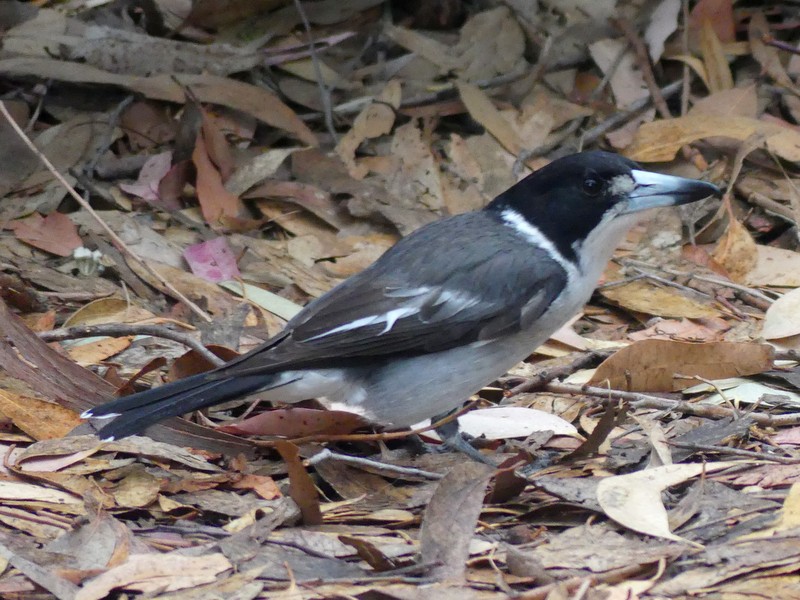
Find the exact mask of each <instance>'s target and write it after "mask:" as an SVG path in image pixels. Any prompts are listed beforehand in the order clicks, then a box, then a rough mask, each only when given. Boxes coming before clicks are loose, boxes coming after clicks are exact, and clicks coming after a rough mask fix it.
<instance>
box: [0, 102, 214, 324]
mask: <svg viewBox="0 0 800 600" xmlns="http://www.w3.org/2000/svg"><path fill="white" fill-rule="evenodd" d="M0 114H2V115H3V116H4V117H5V118H6V119H7V120H8V123H9V125H11V127H13V128H14V131H16V132H17V135H18V136H19V137H20V138H21V139H22V141H23V142H25V145H26V146H28V148H30V149H31V151H32V152H33V153H34V154H36V156H37V157H38V158H39V160H41V161H42V164H44V166H45V167H46V168H47V170H48V171H50V173H51V174H52V175H53V177H55V178H56V179H57V180H58V182H59V183H60V184H61V185H63V186H64V189H66V190H67V192H68V193H69V195H70V196H72V197H73V198H74V199H75V201H76V202H77V203H78V204H79V205H80V206H81V207H82V208H83V209H84V210H86V212H88V213H89V215H91V217H92V218H93V219H94V220H95V221H97V223H98V224H99V225H100V227H102V228H103V230H104V231H105V232H106V234H107V235H108V237H109V238H111V241H112V242H113V243H114V245H115V246H116V247H117V248H118V249H119V250H120V252H123V253H124V254H126V255H128V256H129V257H131V258H132V259H133V260H134V261H136V262H137V263H139V264H140V265H141V266H142V268H143V269H144V270H145V271H147V272H148V273H149V274H150V275H151V276H152V277H154V278H155V279H156V280H157V281H158V282H159V283H161V285H163V286H164V287H165V288H166V289H167V290H169V291H170V293H171V295H172V296H173V297H175V298H176V299H177V300H180V301H181V302H183V303H184V304H186V306H188V307H189V308H190V309H191V310H192V312H194V313H195V314H196V315H197V316H198V317H200V318H201V319H203V320H204V321H208V322H209V323H210V322H211V317H210V316H209V315H208V314H207V313H206V312H205V311H204V310H203V309H202V308H200V307H199V306H197V304H195V303H194V302H192V301H191V300H189V298H187V297H186V296H184V295H183V294H182V293H181V292H179V291H178V290H177V289H176V288H175V287H174V286H173V285H172V284H171V283H170V282H169V281H167V280H166V279H165V278H164V277H162V276H161V275H160V274H159V273H157V272H156V271H155V269H153V268H152V267H151V266H150V265H148V264H147V263H146V262H144V261H143V260H142V259H141V258H139V257H138V256H137V255H136V254H135V253H134V252H133V250H131V249H130V248H129V247H128V245H127V244H126V243H125V242H123V241H122V239H121V238H120V237H119V236H118V235H117V234H116V233H115V232H114V230H113V229H111V227H109V226H108V225H107V224H106V222H105V221H103V219H101V218H100V215H98V214H97V213H96V212H95V210H94V209H93V208H92V207H91V205H90V204H89V203H88V202H87V201H86V200H85V199H84V198H83V196H81V195H80V194H79V193H78V192H76V191H75V188H73V187H72V186H71V185H70V184H69V182H68V181H67V180H66V179H64V176H63V175H62V174H61V173H59V172H58V170H57V169H56V168H55V167H54V166H53V163H51V162H50V160H49V159H48V158H47V157H46V156H45V155H44V154H42V152H41V151H40V150H39V149H38V148H37V147H36V146H35V145H34V143H33V142H32V141H31V139H30V138H29V137H28V136H27V135H26V134H25V132H24V131H23V130H22V128H21V127H20V126H19V125H17V122H16V121H14V119H12V118H11V115H10V114H8V109H7V108H6V105H5V103H4V102H2V101H0Z"/></svg>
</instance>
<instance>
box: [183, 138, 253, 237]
mask: <svg viewBox="0 0 800 600" xmlns="http://www.w3.org/2000/svg"><path fill="white" fill-rule="evenodd" d="M192 162H194V166H195V169H196V170H197V199H198V201H199V202H200V208H201V209H202V211H203V218H204V219H205V221H206V223H208V224H209V225H212V226H218V225H220V224H221V222H222V221H223V220H224V218H225V217H227V218H229V219H236V218H237V217H238V216H239V215H240V214H241V213H242V211H243V210H244V207H243V206H242V202H241V200H239V197H238V196H236V195H235V194H231V193H230V192H229V191H228V190H226V189H225V187H224V186H223V185H222V176H221V175H220V173H219V171H218V170H217V168H216V167H215V166H214V163H212V162H211V158H210V157H209V155H208V151H207V148H206V143H205V140H204V138H203V135H198V136H197V140H196V142H195V147H194V152H193V153H192Z"/></svg>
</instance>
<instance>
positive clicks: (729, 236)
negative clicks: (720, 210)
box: [712, 219, 757, 282]
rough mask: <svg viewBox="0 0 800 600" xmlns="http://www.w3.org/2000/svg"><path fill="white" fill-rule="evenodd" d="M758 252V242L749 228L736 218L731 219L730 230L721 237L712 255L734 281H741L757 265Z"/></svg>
mask: <svg viewBox="0 0 800 600" xmlns="http://www.w3.org/2000/svg"><path fill="white" fill-rule="evenodd" d="M756 254H757V249H756V243H755V241H754V240H753V237H752V236H751V235H750V233H749V232H748V231H747V228H746V227H745V226H744V225H742V224H741V223H739V221H737V220H736V219H731V220H730V221H729V223H728V230H727V231H726V232H725V235H724V236H722V239H720V241H719V243H718V244H717V247H716V248H715V249H714V252H713V254H712V256H713V258H714V260H715V261H717V263H719V264H720V265H722V267H723V268H724V269H725V270H726V271H727V272H728V274H729V275H730V277H731V279H732V280H733V281H736V282H741V281H744V279H745V278H746V277H747V274H748V273H749V272H750V271H751V270H752V269H753V267H755V266H756V262H757V259H756Z"/></svg>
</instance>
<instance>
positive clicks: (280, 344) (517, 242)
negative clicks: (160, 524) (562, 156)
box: [213, 213, 567, 378]
mask: <svg viewBox="0 0 800 600" xmlns="http://www.w3.org/2000/svg"><path fill="white" fill-rule="evenodd" d="M476 219H477V224H479V225H480V226H479V227H475V225H476V222H474V220H476ZM470 221H473V222H470ZM509 231H511V232H513V230H509V228H508V226H507V225H505V224H503V223H501V222H499V221H496V220H493V219H486V213H468V214H465V215H461V216H460V217H456V218H453V219H450V220H448V221H440V222H438V223H436V224H434V226H433V227H431V226H426V227H423V228H422V229H420V230H418V231H417V232H415V233H414V234H412V235H411V236H409V237H407V238H405V239H404V240H402V241H401V242H399V243H398V244H397V245H396V246H394V247H393V248H392V249H390V250H389V251H388V252H387V253H386V254H385V255H384V256H383V257H382V258H381V259H380V260H379V261H378V262H377V263H375V264H374V265H372V266H371V267H369V268H368V269H366V270H365V271H363V272H361V273H360V274H358V275H356V276H354V277H351V278H350V279H348V280H347V281H345V282H344V283H342V284H341V285H339V286H338V287H337V288H336V289H335V290H333V291H332V292H330V293H328V294H326V295H325V296H323V297H321V298H319V299H317V300H315V301H314V302H312V303H311V304H309V305H308V306H307V307H306V308H305V309H304V310H303V311H301V312H300V313H299V314H298V315H297V316H296V317H295V318H294V319H292V320H291V321H290V322H289V324H288V325H287V327H286V329H285V330H284V331H283V332H282V333H281V334H280V339H274V340H270V341H269V342H267V343H266V344H264V345H263V346H261V347H259V348H257V349H255V350H253V351H252V352H250V353H248V354H246V355H244V356H241V357H239V358H238V359H236V360H235V361H233V362H232V363H230V364H228V365H226V366H225V367H222V368H221V369H220V370H219V371H216V372H215V373H214V375H213V377H215V378H216V377H228V376H231V375H234V374H236V375H247V374H256V373H271V372H275V371H279V370H287V369H297V368H306V367H313V366H317V365H321V364H323V365H325V366H334V365H336V364H339V365H341V366H346V365H347V364H348V362H353V361H354V360H358V359H363V358H367V357H390V356H391V355H396V354H424V353H430V352H438V351H442V350H447V349H450V348H454V347H457V346H460V345H463V344H468V343H471V342H475V341H480V340H488V339H492V338H495V337H498V336H501V335H504V334H509V333H513V332H515V331H518V330H519V329H520V328H521V327H522V326H523V319H524V320H525V321H527V322H530V320H531V319H534V318H536V317H537V316H538V315H540V314H541V313H542V312H544V311H545V310H546V309H547V307H548V306H549V305H550V303H551V302H552V301H553V299H554V298H555V297H556V296H557V294H558V293H559V292H560V291H561V290H562V289H563V287H564V285H565V284H566V280H567V275H566V272H565V271H564V269H563V267H562V266H561V265H560V264H559V263H557V262H556V261H554V260H553V259H552V258H551V257H550V256H549V255H548V254H547V253H546V252H545V251H543V250H540V249H538V248H536V247H534V246H532V245H530V244H529V243H528V242H527V240H524V239H523V238H521V237H518V236H516V235H511V236H509V235H508V234H509ZM483 237H488V239H480V238H483ZM411 238H417V239H416V240H414V241H416V244H409V243H408V242H409V241H411ZM420 238H422V239H420ZM418 244H419V245H418ZM420 247H427V248H428V249H429V253H428V254H426V255H424V256H423V255H420V254H419V252H418V251H417V249H418V248H420ZM455 255H457V256H459V259H461V260H463V259H464V258H468V260H469V262H468V263H467V264H464V265H462V268H460V269H456V270H453V269H452V268H451V266H450V265H449V262H450V260H451V258H452V257H453V256H455ZM420 281H425V282H426V286H425V290H424V291H422V287H421V286H420V284H419V283H418V282H420ZM403 306H417V307H418V310H417V311H415V312H414V314H411V315H404V316H401V317H399V318H397V320H396V321H394V322H393V323H392V326H391V328H389V329H388V330H387V323H385V322H379V323H374V324H371V325H363V326H360V327H356V328H351V329H342V330H340V331H338V332H335V333H330V332H331V331H332V330H335V329H336V328H341V327H342V326H344V325H347V324H348V323H353V322H354V321H358V320H359V319H364V318H367V317H371V316H375V315H382V314H385V313H388V312H390V311H392V310H396V309H398V308H401V307H403ZM523 313H524V314H523Z"/></svg>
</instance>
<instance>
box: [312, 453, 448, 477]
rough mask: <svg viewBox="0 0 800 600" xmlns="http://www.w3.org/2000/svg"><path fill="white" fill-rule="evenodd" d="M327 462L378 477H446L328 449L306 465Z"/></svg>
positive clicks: (317, 454) (313, 457) (316, 455)
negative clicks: (341, 464) (351, 467)
mask: <svg viewBox="0 0 800 600" xmlns="http://www.w3.org/2000/svg"><path fill="white" fill-rule="evenodd" d="M325 460H335V461H337V462H341V463H344V464H346V465H353V466H355V467H359V468H361V469H363V470H365V471H368V472H370V473H375V474H377V475H390V476H395V477H410V478H413V479H425V480H430V481H439V480H440V479H441V478H442V477H444V475H440V474H439V473H433V472H431V471H423V470H422V469H415V468H413V467H401V466H400V465H390V464H387V463H382V462H380V461H377V460H372V459H369V458H362V457H360V456H348V455H347V454H339V453H338V452H331V451H330V450H329V449H328V448H325V449H323V450H322V451H320V452H317V453H316V454H315V455H314V456H312V457H311V458H308V459H306V460H305V461H304V463H305V466H307V467H313V466H314V465H317V464H319V463H321V462H323V461H325Z"/></svg>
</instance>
